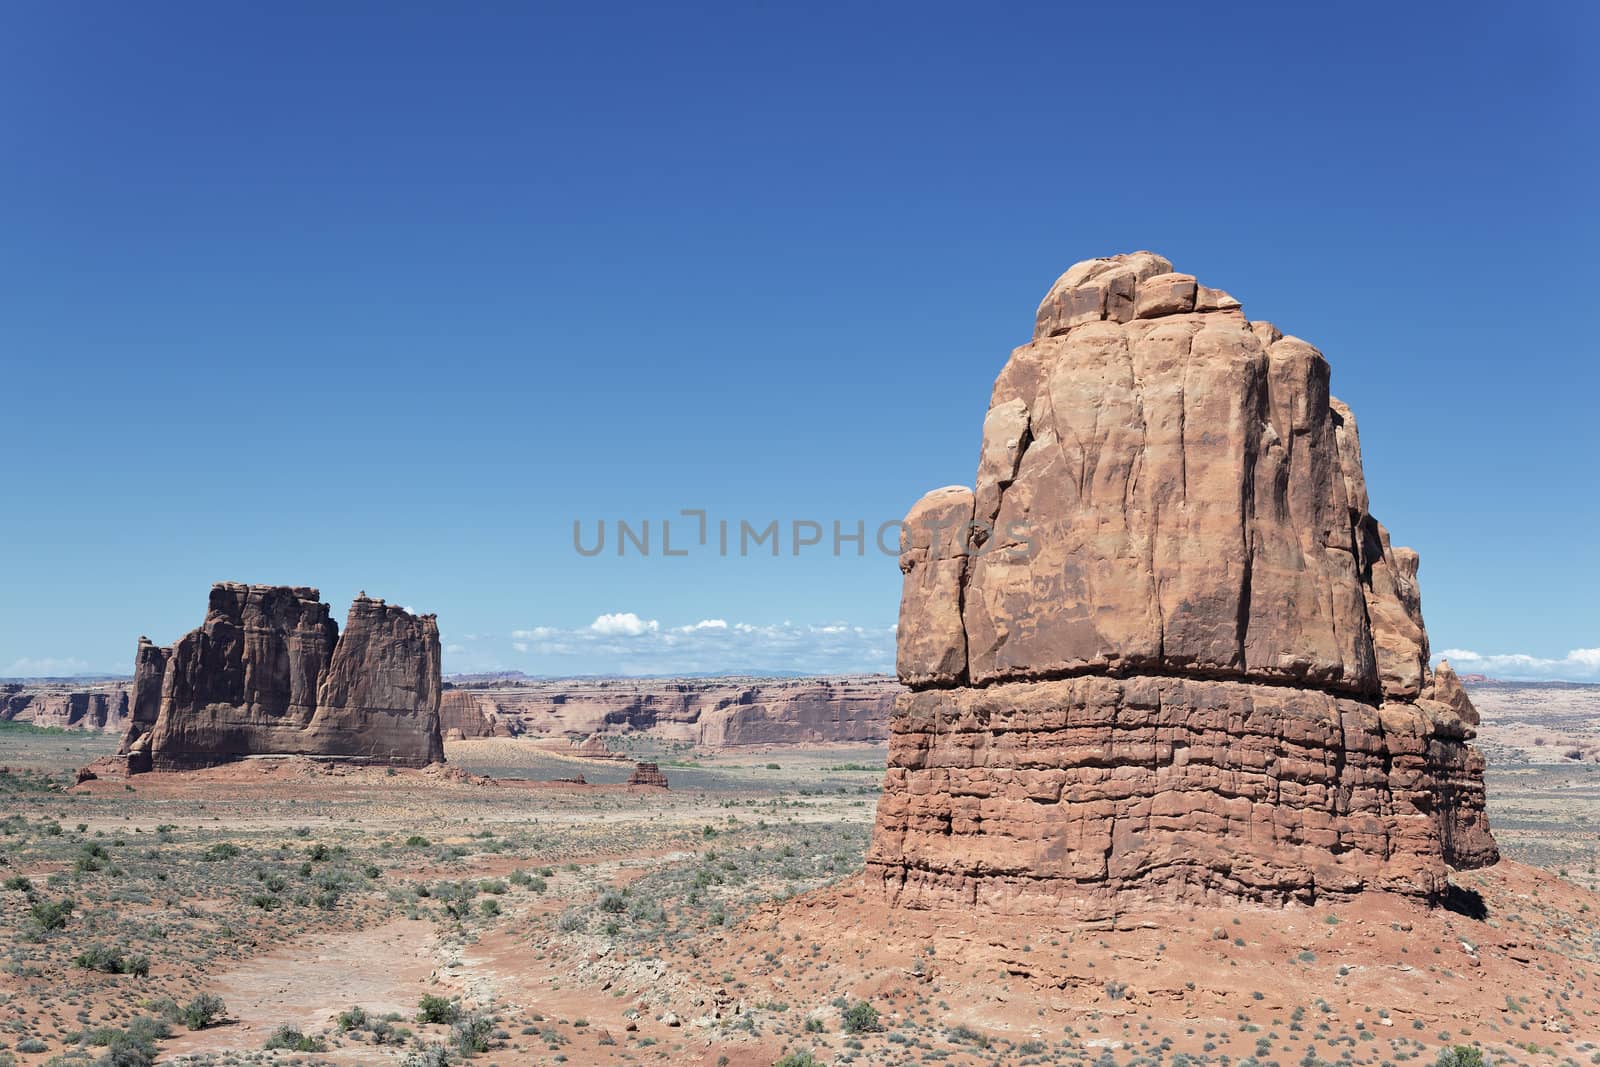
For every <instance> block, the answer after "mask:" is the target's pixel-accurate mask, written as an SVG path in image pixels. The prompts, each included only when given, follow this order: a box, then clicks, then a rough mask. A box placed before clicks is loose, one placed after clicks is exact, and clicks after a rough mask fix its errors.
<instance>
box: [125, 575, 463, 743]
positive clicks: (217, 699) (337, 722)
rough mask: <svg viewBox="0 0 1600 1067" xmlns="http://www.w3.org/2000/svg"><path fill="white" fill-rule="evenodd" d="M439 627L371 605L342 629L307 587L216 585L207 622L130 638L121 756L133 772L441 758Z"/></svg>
mask: <svg viewBox="0 0 1600 1067" xmlns="http://www.w3.org/2000/svg"><path fill="white" fill-rule="evenodd" d="M440 689H441V686H440V678H439V627H438V624H437V622H436V621H435V619H434V617H433V616H432V615H422V616H416V615H412V614H410V613H409V612H407V611H405V610H403V609H401V608H398V607H395V606H393V605H391V604H385V603H384V602H383V601H382V600H375V599H372V598H369V597H368V596H367V595H366V594H365V593H363V594H361V595H360V596H359V597H357V598H356V599H355V601H354V603H352V604H351V605H350V615H349V618H348V620H347V621H346V623H345V628H344V632H343V633H342V634H341V633H340V632H339V625H338V623H336V622H335V621H334V620H333V619H332V617H331V616H330V614H329V609H328V605H326V604H324V603H322V602H321V600H320V594H319V593H318V592H317V590H315V589H307V588H298V587H289V586H281V585H280V586H270V585H241V584H240V583H238V582H220V583H218V584H216V585H214V586H212V587H211V603H210V606H209V608H208V609H207V611H206V619H205V622H204V623H202V624H201V626H200V628H199V629H197V630H191V631H190V632H189V633H187V634H185V635H184V636H183V637H182V638H180V639H179V640H178V641H177V643H176V644H174V645H173V646H172V647H171V648H162V647H160V646H158V645H154V644H152V643H151V642H150V641H149V640H147V639H145V638H140V639H139V650H138V653H137V656H136V658H135V661H134V682H133V699H132V714H131V716H130V719H129V723H128V732H127V734H126V735H125V736H124V738H123V743H122V753H123V754H124V755H126V756H127V758H128V769H129V770H130V771H135V772H137V771H146V770H158V771H160V770H185V769H189V768H194V767H209V766H214V765H216V764H219V763H226V762H229V761H230V760H235V759H240V758H242V757H245V756H258V755H303V756H335V757H342V758H347V759H360V760H367V761H371V762H376V763H388V764H398V765H401V766H413V767H415V766H422V765H424V764H428V763H437V762H442V761H443V759H444V747H443V745H442V744H441V742H440V738H439V694H440Z"/></svg>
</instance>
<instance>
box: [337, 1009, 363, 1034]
mask: <svg viewBox="0 0 1600 1067" xmlns="http://www.w3.org/2000/svg"><path fill="white" fill-rule="evenodd" d="M338 1026H339V1029H340V1030H364V1029H366V1027H367V1009H366V1008H351V1009H350V1010H349V1011H341V1012H340V1013H339V1021H338Z"/></svg>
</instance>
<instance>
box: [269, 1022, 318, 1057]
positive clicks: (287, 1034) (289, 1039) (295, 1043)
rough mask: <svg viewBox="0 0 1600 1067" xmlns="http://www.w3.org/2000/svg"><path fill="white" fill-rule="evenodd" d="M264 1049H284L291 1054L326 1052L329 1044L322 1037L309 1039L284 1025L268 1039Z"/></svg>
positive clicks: (286, 1024)
mask: <svg viewBox="0 0 1600 1067" xmlns="http://www.w3.org/2000/svg"><path fill="white" fill-rule="evenodd" d="M261 1047H262V1048H264V1049H284V1050H286V1051H289V1052H326V1051H328V1043H327V1042H326V1041H323V1040H322V1038H320V1037H307V1036H306V1035H305V1034H302V1033H301V1032H300V1031H299V1030H296V1029H295V1028H294V1027H292V1026H290V1025H289V1024H288V1023H284V1024H283V1025H282V1026H280V1027H278V1028H277V1029H276V1030H274V1031H273V1032H272V1036H271V1037H269V1038H267V1043H266V1044H264V1045H262V1046H261Z"/></svg>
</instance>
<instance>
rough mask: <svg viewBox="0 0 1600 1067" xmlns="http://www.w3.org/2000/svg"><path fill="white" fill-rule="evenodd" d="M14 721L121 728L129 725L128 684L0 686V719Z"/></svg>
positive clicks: (77, 727)
mask: <svg viewBox="0 0 1600 1067" xmlns="http://www.w3.org/2000/svg"><path fill="white" fill-rule="evenodd" d="M13 721H15V722H31V723H32V724H33V725H35V726H45V727H54V728H56V729H63V730H98V731H117V730H122V729H123V728H124V727H126V726H127V724H128V686H127V685H126V684H125V683H122V682H111V683H107V684H104V685H94V686H83V685H82V684H81V683H80V684H78V685H71V684H65V685H64V684H60V683H54V682H43V683H27V682H23V683H8V684H6V685H0V722H13Z"/></svg>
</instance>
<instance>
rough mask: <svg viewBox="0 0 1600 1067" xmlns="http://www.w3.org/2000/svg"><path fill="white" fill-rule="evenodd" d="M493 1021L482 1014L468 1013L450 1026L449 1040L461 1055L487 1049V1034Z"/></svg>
mask: <svg viewBox="0 0 1600 1067" xmlns="http://www.w3.org/2000/svg"><path fill="white" fill-rule="evenodd" d="M493 1032H494V1023H493V1022H492V1021H490V1020H489V1019H486V1018H484V1017H483V1016H482V1015H469V1016H467V1017H466V1018H465V1019H461V1020H459V1021H458V1022H457V1023H456V1024H455V1025H454V1026H453V1027H451V1028H450V1041H451V1043H452V1044H454V1045H455V1047H456V1049H457V1051H459V1052H460V1053H462V1054H463V1055H471V1054H472V1053H474V1052H488V1051H489V1035H490V1034H492V1033H493Z"/></svg>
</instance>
